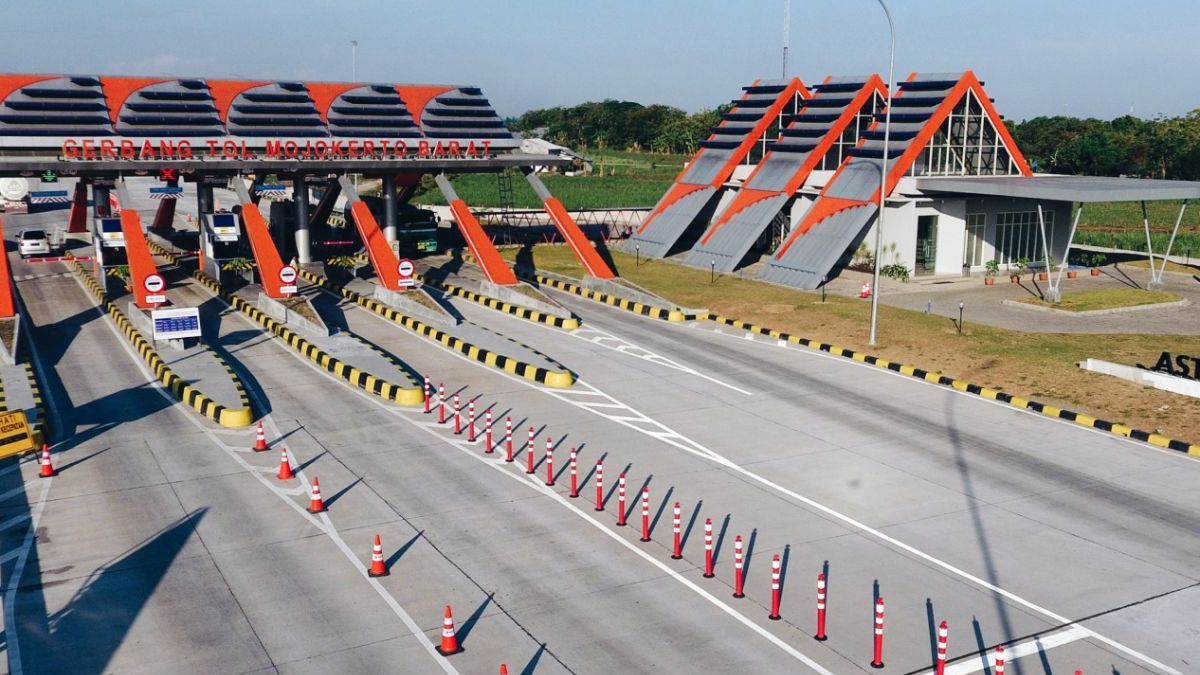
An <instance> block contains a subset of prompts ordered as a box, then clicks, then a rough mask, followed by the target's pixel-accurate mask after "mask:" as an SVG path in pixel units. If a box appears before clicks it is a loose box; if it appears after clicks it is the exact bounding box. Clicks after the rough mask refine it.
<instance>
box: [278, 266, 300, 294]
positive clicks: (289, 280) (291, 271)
mask: <svg viewBox="0 0 1200 675" xmlns="http://www.w3.org/2000/svg"><path fill="white" fill-rule="evenodd" d="M279 281H280V282H282V283H283V285H282V286H280V287H279V290H280V292H282V293H295V292H296V268H295V267H292V266H291V265H284V266H283V267H280V268H279Z"/></svg>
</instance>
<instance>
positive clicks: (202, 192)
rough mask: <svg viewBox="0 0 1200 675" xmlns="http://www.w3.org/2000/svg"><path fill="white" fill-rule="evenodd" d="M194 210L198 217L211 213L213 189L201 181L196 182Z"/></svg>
mask: <svg viewBox="0 0 1200 675" xmlns="http://www.w3.org/2000/svg"><path fill="white" fill-rule="evenodd" d="M196 210H197V211H199V212H200V215H202V216H203V215H204V214H206V213H212V212H213V188H212V186H211V185H205V184H204V180H203V179H201V180H199V181H197V182H196Z"/></svg>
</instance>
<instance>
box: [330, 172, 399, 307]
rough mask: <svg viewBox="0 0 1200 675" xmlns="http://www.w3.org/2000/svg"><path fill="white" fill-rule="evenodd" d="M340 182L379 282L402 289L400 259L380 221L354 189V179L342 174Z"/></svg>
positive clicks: (391, 289) (387, 286)
mask: <svg viewBox="0 0 1200 675" xmlns="http://www.w3.org/2000/svg"><path fill="white" fill-rule="evenodd" d="M338 183H339V184H340V185H341V186H342V192H343V193H345V195H346V200H347V203H349V204H350V215H351V216H352V218H353V219H354V227H356V228H358V235H359V236H360V237H362V240H363V245H364V246H365V247H366V249H367V257H369V258H370V259H371V266H372V267H374V268H375V276H376V278H378V279H379V284H380V285H381V286H383V287H384V288H386V289H388V290H389V291H398V290H400V270H399V269H398V268H399V266H400V259H399V258H397V257H396V254H395V253H394V252H393V251H392V245H391V244H389V243H388V241H387V238H386V237H384V236H383V230H381V229H379V222H378V221H376V220H375V215H374V214H373V213H371V209H370V208H368V207H367V205H366V203H364V202H363V201H362V200H361V199H359V198H358V191H357V190H355V189H354V183H353V181H351V180H350V179H349V178H347V177H346V176H342V177H341V178H339V179H338Z"/></svg>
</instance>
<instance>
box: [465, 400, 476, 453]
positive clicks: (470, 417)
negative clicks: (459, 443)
mask: <svg viewBox="0 0 1200 675" xmlns="http://www.w3.org/2000/svg"><path fill="white" fill-rule="evenodd" d="M467 442H468V443H474V442H475V401H474V399H472V400H470V401H467Z"/></svg>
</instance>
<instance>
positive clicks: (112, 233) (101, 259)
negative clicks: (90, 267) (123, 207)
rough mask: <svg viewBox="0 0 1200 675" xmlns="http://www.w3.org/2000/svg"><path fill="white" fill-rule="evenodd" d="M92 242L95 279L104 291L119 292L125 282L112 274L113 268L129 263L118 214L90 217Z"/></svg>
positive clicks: (122, 289) (123, 287) (109, 292)
mask: <svg viewBox="0 0 1200 675" xmlns="http://www.w3.org/2000/svg"><path fill="white" fill-rule="evenodd" d="M92 242H93V243H94V244H95V249H96V250H95V257H96V263H95V272H96V280H97V281H99V282H100V286H101V288H103V289H104V292H105V293H108V294H113V293H120V292H123V291H124V290H125V282H124V281H123V280H121V279H119V278H117V277H116V276H114V275H113V270H115V269H117V268H119V267H123V266H126V265H128V264H129V254H128V252H127V251H126V250H125V232H124V231H123V230H122V229H121V218H120V216H96V217H95V218H93V219H92Z"/></svg>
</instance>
